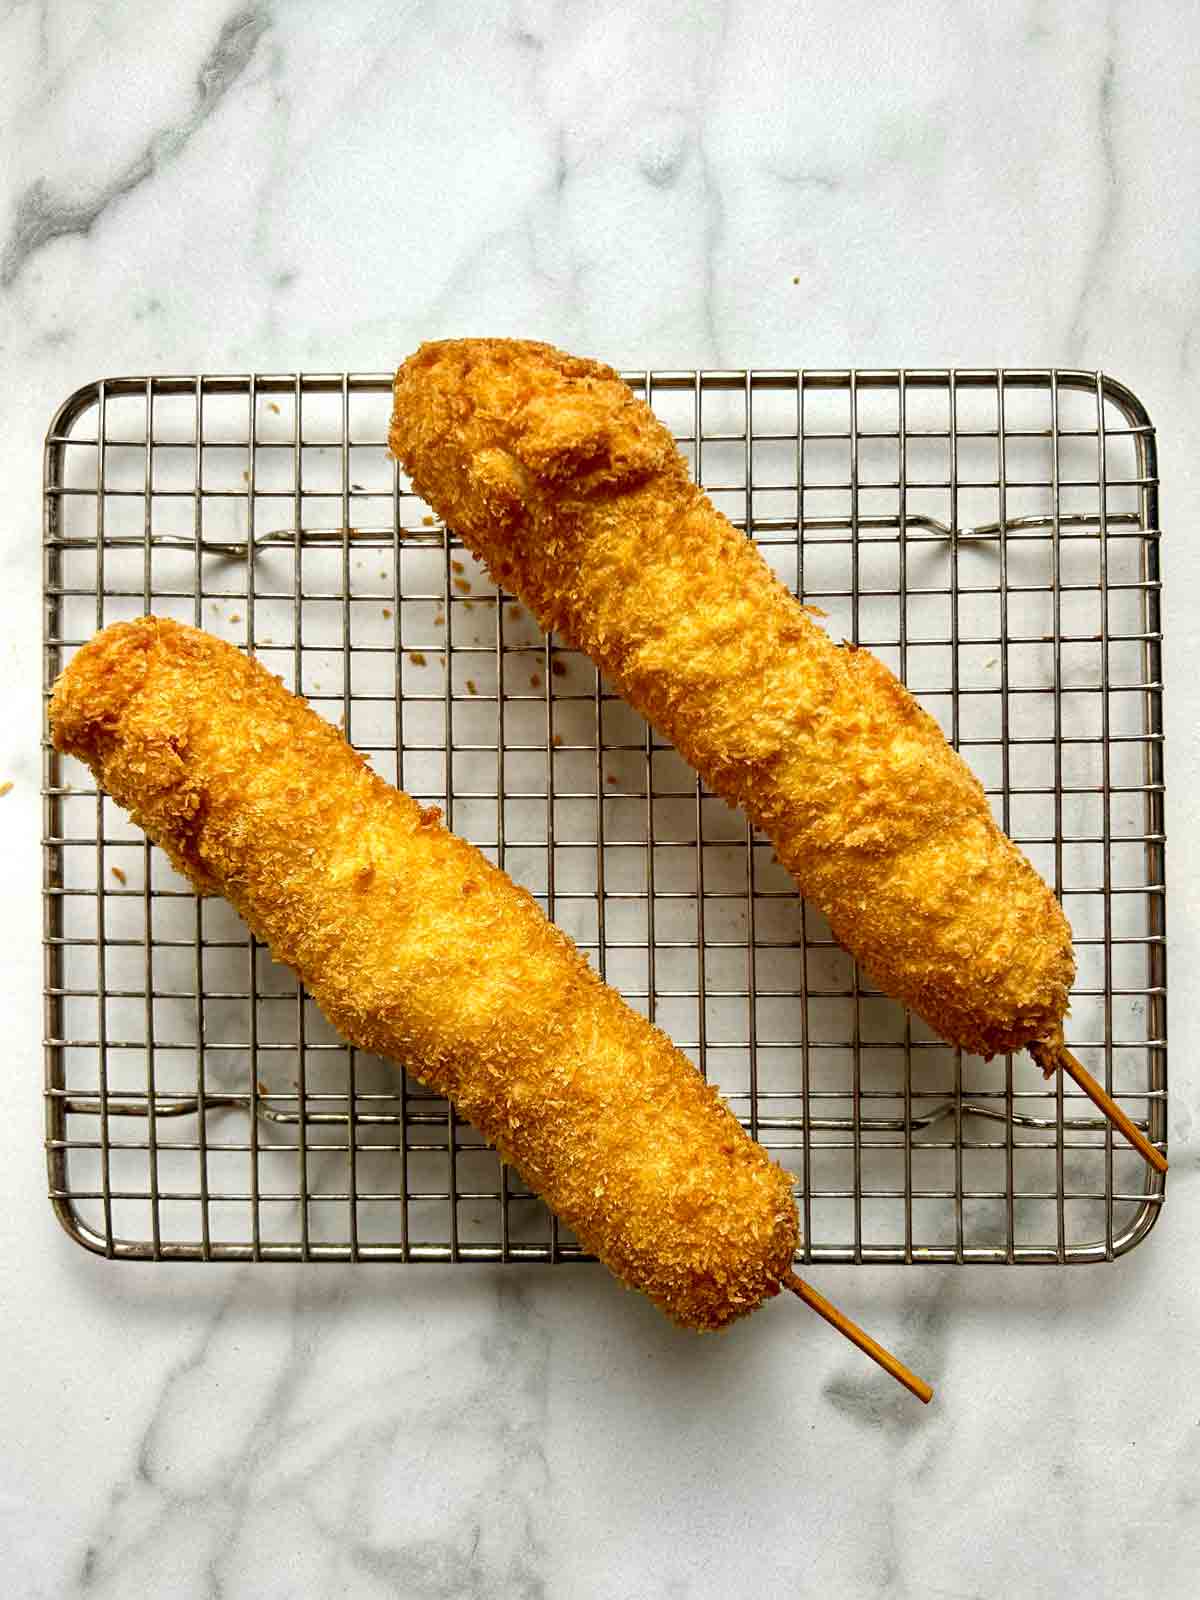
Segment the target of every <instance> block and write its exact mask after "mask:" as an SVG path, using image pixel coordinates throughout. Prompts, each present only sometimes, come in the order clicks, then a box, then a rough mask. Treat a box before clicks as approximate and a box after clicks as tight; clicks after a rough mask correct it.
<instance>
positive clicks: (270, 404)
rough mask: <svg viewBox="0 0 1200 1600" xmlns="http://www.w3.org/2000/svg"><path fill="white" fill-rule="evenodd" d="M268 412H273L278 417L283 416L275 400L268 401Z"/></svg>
mask: <svg viewBox="0 0 1200 1600" xmlns="http://www.w3.org/2000/svg"><path fill="white" fill-rule="evenodd" d="M267 410H268V411H273V412H274V413H275V415H276V416H277V417H278V416H281V415H282V413H281V412H280V410H279V407H278V406H277V405H276V404H275V402H274V400H268V401H267Z"/></svg>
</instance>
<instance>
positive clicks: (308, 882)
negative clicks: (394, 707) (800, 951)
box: [50, 617, 798, 1329]
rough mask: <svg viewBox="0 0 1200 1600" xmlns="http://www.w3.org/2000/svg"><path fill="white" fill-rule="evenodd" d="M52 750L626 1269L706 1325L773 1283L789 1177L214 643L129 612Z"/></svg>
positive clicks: (621, 1272) (83, 679)
mask: <svg viewBox="0 0 1200 1600" xmlns="http://www.w3.org/2000/svg"><path fill="white" fill-rule="evenodd" d="M50 720H51V728H52V732H53V737H54V742H55V744H56V746H57V747H58V749H60V750H63V751H66V752H68V753H70V754H71V755H74V756H78V757H79V758H80V759H82V760H83V761H85V762H87V764H88V765H89V766H90V767H91V769H92V771H93V772H94V773H95V775H96V778H97V780H98V782H99V783H100V784H101V785H102V786H103V787H104V788H105V789H106V790H107V791H108V793H109V794H111V795H112V796H113V797H114V799H116V800H117V801H118V802H119V803H120V804H121V805H123V806H124V807H125V808H126V809H127V810H128V811H129V812H130V814H131V815H132V817H133V819H134V820H135V821H136V822H137V823H138V824H139V826H140V827H142V828H143V829H144V830H145V831H146V833H148V834H149V835H150V837H151V839H153V840H154V841H155V842H156V843H157V844H159V845H161V846H162V848H163V849H164V850H165V851H166V852H167V854H168V856H169V857H170V859H171V861H172V863H173V864H174V865H175V867H176V868H177V869H178V870H179V871H180V872H182V873H185V874H186V875H187V877H188V878H190V879H191V881H192V882H193V883H194V884H195V886H196V888H197V889H198V890H200V892H201V893H206V894H207V893H220V894H223V895H225V896H226V897H227V898H228V899H229V900H230V901H232V903H233V905H234V906H235V907H236V908H237V909H238V911H240V912H241V914H242V916H243V917H244V918H245V919H246V921H247V922H248V923H249V924H250V926H251V928H252V929H253V930H254V932H255V933H256V934H257V935H258V936H259V938H260V939H263V940H264V941H265V942H266V943H267V944H268V945H269V946H270V948H271V953H272V955H273V956H274V957H275V959H276V960H277V961H281V962H286V963H287V965H288V966H290V967H292V968H294V969H295V971H296V972H297V973H298V974H299V976H300V978H301V979H302V981H303V983H304V985H305V987H306V988H307V989H308V990H309V992H310V993H311V994H312V996H313V998H314V999H315V1000H316V1001H317V1003H318V1005H319V1006H320V1007H321V1009H322V1011H324V1013H325V1015H326V1016H327V1017H328V1018H329V1020H330V1022H331V1023H332V1024H333V1025H334V1027H336V1028H337V1029H338V1030H339V1032H341V1033H342V1034H344V1035H345V1037H346V1038H347V1039H349V1040H350V1041H351V1043H353V1044H356V1045H358V1046H360V1047H361V1048H362V1049H364V1050H370V1051H373V1052H376V1053H377V1054H380V1055H384V1056H389V1057H391V1058H392V1059H393V1060H395V1061H397V1062H400V1063H402V1064H403V1065H404V1066H405V1067H407V1068H408V1069H409V1070H410V1071H411V1072H413V1073H414V1075H415V1076H417V1077H418V1078H420V1079H421V1081H422V1082H423V1083H426V1084H428V1085H429V1086H430V1087H431V1088H432V1089H434V1090H436V1091H437V1092H438V1093H440V1094H444V1095H446V1096H448V1097H449V1098H450V1099H451V1100H453V1102H454V1103H455V1105H456V1106H457V1107H458V1109H459V1110H460V1111H461V1112H462V1114H463V1115H464V1116H466V1117H468V1118H469V1119H470V1120H471V1121H472V1122H473V1123H474V1124H475V1126H476V1127H477V1128H478V1129H479V1130H480V1132H481V1133H483V1135H484V1136H485V1137H486V1138H487V1139H488V1140H489V1141H490V1142H491V1143H492V1144H494V1145H495V1146H496V1147H497V1149H498V1150H499V1151H500V1153H501V1155H502V1156H503V1158H504V1159H505V1160H506V1161H508V1162H511V1163H512V1164H513V1165H514V1166H516V1167H517V1168H518V1169H519V1170H520V1172H521V1173H522V1175H523V1176H524V1178H525V1180H526V1181H527V1182H528V1183H529V1185H530V1186H531V1187H532V1188H534V1189H536V1190H537V1191H538V1192H539V1193H540V1194H541V1195H542V1196H543V1197H544V1198H545V1199H546V1201H547V1202H548V1203H549V1204H550V1205H551V1206H552V1207H553V1209H554V1210H555V1211H556V1212H557V1213H558V1214H559V1216H560V1217H562V1218H563V1220H564V1221H565V1222H567V1223H568V1224H569V1225H570V1226H571V1227H572V1228H573V1229H574V1230H575V1232H576V1233H577V1235H578V1237H579V1239H580V1241H581V1242H582V1244H583V1245H584V1247H585V1248H586V1249H588V1250H589V1251H591V1252H592V1253H593V1254H595V1255H597V1256H599V1257H600V1258H601V1260H603V1261H604V1262H605V1263H606V1264H607V1265H608V1266H609V1267H610V1268H611V1269H612V1271H613V1272H614V1273H615V1274H616V1275H617V1276H618V1277H619V1278H621V1279H622V1280H623V1281H624V1282H625V1283H627V1284H629V1285H631V1286H633V1287H636V1288H638V1289H642V1290H644V1291H645V1293H646V1294H647V1295H649V1297H650V1298H651V1299H652V1300H653V1301H654V1302H655V1304H657V1305H658V1306H660V1307H661V1308H662V1310H663V1311H665V1312H666V1313H667V1315H668V1316H670V1317H671V1318H673V1319H674V1320H675V1321H676V1322H678V1323H681V1324H682V1325H684V1326H686V1327H690V1328H696V1329H709V1328H720V1327H723V1326H724V1325H725V1324H727V1323H729V1322H731V1321H733V1319H734V1318H736V1317H738V1316H741V1315H743V1314H744V1313H746V1312H749V1311H752V1310H754V1309H755V1307H756V1306H758V1305H760V1304H761V1303H762V1301H763V1300H764V1299H765V1298H767V1297H770V1296H773V1295H775V1294H776V1293H778V1289H779V1284H780V1280H781V1278H782V1277H783V1276H784V1274H785V1273H786V1272H787V1271H788V1269H789V1268H790V1265H791V1261H792V1256H793V1252H794V1250H795V1247H796V1243H797V1237H798V1230H797V1217H796V1207H795V1203H794V1201H793V1199H792V1194H791V1183H790V1180H789V1178H788V1175H787V1174H786V1173H785V1172H784V1171H783V1170H782V1169H781V1168H780V1167H779V1166H777V1165H776V1164H775V1163H774V1162H773V1161H771V1160H770V1158H769V1157H768V1156H767V1154H766V1152H765V1151H764V1150H763V1149H762V1147H761V1146H760V1145H758V1144H756V1143H754V1141H752V1140H751V1139H750V1138H748V1137H747V1135H746V1134H745V1133H744V1132H743V1130H742V1127H741V1124H740V1123H739V1122H738V1120H737V1118H736V1117H735V1116H734V1115H733V1113H732V1112H731V1111H730V1110H729V1108H728V1107H727V1106H726V1105H725V1103H724V1102H723V1101H722V1100H721V1099H720V1097H719V1096H718V1094H717V1093H716V1091H715V1090H714V1089H712V1088H711V1087H710V1086H709V1085H708V1084H706V1083H705V1081H704V1079H703V1078H702V1077H701V1075H700V1073H699V1072H698V1071H697V1070H696V1068H695V1067H694V1066H693V1065H692V1064H691V1062H689V1061H688V1059H687V1058H686V1056H684V1055H683V1054H682V1053H681V1052H680V1051H679V1050H677V1049H676V1048H675V1046H674V1045H673V1044H672V1043H671V1041H670V1040H669V1039H668V1038H667V1037H666V1035H665V1034H664V1033H662V1032H661V1031H660V1030H659V1029H658V1028H655V1027H653V1026H652V1025H651V1024H650V1023H649V1022H647V1021H646V1020H645V1019H644V1018H642V1017H640V1016H638V1015H637V1013H636V1012H634V1011H633V1010H631V1008H630V1007H629V1006H628V1005H626V1003H625V1002H624V1000H622V999H621V997H620V995H618V994H617V993H616V991H615V990H613V989H610V988H608V987H607V985H605V984H604V983H602V982H601V981H600V979H599V978H598V977H597V976H596V974H595V973H594V972H593V971H592V970H591V968H590V967H589V966H588V964H587V962H586V961H585V960H584V959H583V957H582V956H581V955H580V953H579V951H578V950H577V949H576V948H575V946H574V945H573V944H572V942H571V940H570V939H569V938H567V936H566V935H565V934H564V933H561V932H560V931H559V930H558V929H557V928H556V927H554V926H553V924H552V923H550V922H548V921H547V919H546V917H545V916H544V915H543V913H542V911H541V910H540V909H539V907H538V905H537V903H536V901H535V900H534V899H533V897H532V896H531V895H529V894H527V893H526V892H525V890H523V889H520V888H518V887H517V886H516V885H515V884H514V883H513V882H512V880H511V879H510V878H508V877H507V876H506V875H505V873H503V872H501V871H500V870H499V869H498V868H497V867H494V866H492V865H491V864H490V863H489V862H488V861H487V860H486V858H485V857H484V856H483V855H481V854H480V852H479V851H478V850H477V849H475V847H474V846H473V845H470V844H467V843H466V842H465V841H464V840H462V839H459V838H457V837H456V836H455V835H454V834H452V833H450V832H448V831H447V829H446V828H445V827H444V826H443V825H442V823H441V821H440V820H439V813H438V812H437V810H436V809H422V807H421V806H419V805H418V804H417V802H416V801H415V800H413V799H412V798H411V797H410V796H408V795H406V794H403V793H401V792H400V791H399V790H397V789H394V788H392V786H391V785H390V784H388V783H385V782H384V781H383V779H382V778H380V777H379V776H378V775H377V774H375V773H374V772H372V771H371V769H370V767H369V766H368V765H367V763H366V762H365V761H364V760H363V759H362V757H361V756H359V755H358V754H357V753H356V752H355V751H354V750H352V749H351V747H350V746H349V745H348V744H347V743H346V741H345V739H343V738H342V736H341V735H340V734H339V733H338V732H337V730H336V729H334V728H332V727H331V726H330V725H329V724H328V723H326V722H325V721H323V720H322V718H321V717H319V716H318V715H317V714H316V713H315V712H314V711H312V710H310V708H309V707H308V706H307V704H306V703H305V702H304V701H303V700H301V699H298V698H297V697H296V696H295V695H292V694H291V693H289V692H288V690H286V689H285V688H284V687H283V685H282V684H281V683H280V682H279V681H278V680H277V679H275V678H273V677H272V676H271V675H270V674H269V673H267V672H266V671H265V670H264V669H263V668H262V667H261V666H260V665H259V664H258V663H257V662H255V661H252V660H250V659H248V658H247V657H246V656H244V655H242V654H241V653H240V652H239V651H238V650H236V649H234V647H233V646H232V645H229V644H226V643H224V642H223V641H221V640H219V639H215V638H213V637H211V636H210V635H208V634H205V633H201V632H199V631H198V630H196V629H194V628H188V627H184V626H182V625H181V624H179V623H176V622H171V621H166V620H159V619H156V618H154V617H144V618H142V619H141V620H140V621H138V622H132V623H117V624H115V625H113V626H112V627H109V628H106V629H105V630H104V631H103V632H102V633H100V634H98V635H97V636H96V637H95V638H94V639H93V640H91V642H90V643H88V644H87V645H85V646H84V648H83V649H82V650H81V651H80V652H79V653H78V655H77V656H75V658H74V659H73V660H72V661H71V662H70V664H69V665H68V666H67V668H66V670H65V671H64V672H63V674H62V676H61V677H60V678H59V680H58V683H57V685H56V687H55V691H54V695H53V699H52V702H51V707H50Z"/></svg>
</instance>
